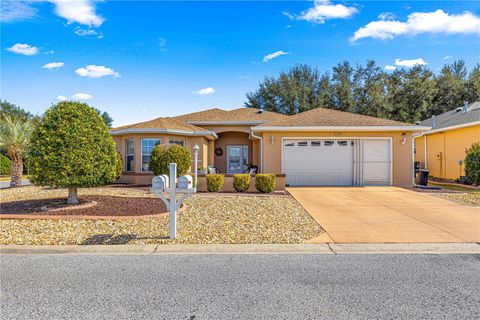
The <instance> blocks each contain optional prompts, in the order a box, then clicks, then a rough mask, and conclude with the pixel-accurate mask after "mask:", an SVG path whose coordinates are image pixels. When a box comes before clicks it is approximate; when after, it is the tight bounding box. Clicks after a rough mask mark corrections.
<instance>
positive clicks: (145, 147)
mask: <svg viewBox="0 0 480 320" xmlns="http://www.w3.org/2000/svg"><path fill="white" fill-rule="evenodd" d="M160 143H161V139H157V138H148V139H142V171H150V158H151V157H152V151H153V148H155V146H157V145H159V144H160Z"/></svg>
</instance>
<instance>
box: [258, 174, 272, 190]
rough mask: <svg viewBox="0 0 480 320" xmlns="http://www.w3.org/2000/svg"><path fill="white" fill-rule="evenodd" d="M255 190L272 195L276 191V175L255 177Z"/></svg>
mask: <svg viewBox="0 0 480 320" xmlns="http://www.w3.org/2000/svg"><path fill="white" fill-rule="evenodd" d="M255 188H256V189H257V190H258V191H260V192H262V193H270V192H273V190H275V175H274V174H270V173H259V174H257V175H256V176H255Z"/></svg>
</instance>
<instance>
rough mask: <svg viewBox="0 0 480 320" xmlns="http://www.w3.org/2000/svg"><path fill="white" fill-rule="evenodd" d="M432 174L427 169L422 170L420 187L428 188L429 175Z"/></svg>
mask: <svg viewBox="0 0 480 320" xmlns="http://www.w3.org/2000/svg"><path fill="white" fill-rule="evenodd" d="M429 173H430V170H426V169H420V172H419V174H420V183H419V184H420V185H421V186H426V185H427V184H428V174H429Z"/></svg>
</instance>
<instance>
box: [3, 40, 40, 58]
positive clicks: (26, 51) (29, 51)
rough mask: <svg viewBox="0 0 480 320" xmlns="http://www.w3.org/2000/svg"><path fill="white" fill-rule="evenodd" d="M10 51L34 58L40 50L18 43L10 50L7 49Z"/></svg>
mask: <svg viewBox="0 0 480 320" xmlns="http://www.w3.org/2000/svg"><path fill="white" fill-rule="evenodd" d="M7 50H8V51H10V52H13V53H17V54H23V55H24V56H34V55H36V54H38V48H37V47H35V46H31V45H29V44H26V43H16V44H14V45H13V46H11V47H10V48H7Z"/></svg>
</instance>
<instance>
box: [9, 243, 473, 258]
mask: <svg viewBox="0 0 480 320" xmlns="http://www.w3.org/2000/svg"><path fill="white" fill-rule="evenodd" d="M0 254H16V255H18V254H20V255H34V254H43V255H56V254H58V255H161V254H480V245H479V244H477V243H406V244H398V243H394V244H384V243H379V244H206V245H183V244H179V245H161V244H160V245H92V246H68V245H65V246H35V245H25V246H23V245H1V246H0Z"/></svg>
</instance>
